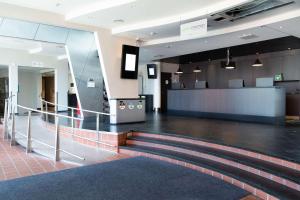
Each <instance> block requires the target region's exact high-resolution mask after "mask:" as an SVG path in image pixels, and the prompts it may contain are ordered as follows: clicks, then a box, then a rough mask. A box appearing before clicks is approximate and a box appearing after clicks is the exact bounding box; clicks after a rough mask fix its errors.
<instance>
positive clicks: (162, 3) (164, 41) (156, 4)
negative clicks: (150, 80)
mask: <svg viewBox="0 0 300 200" xmlns="http://www.w3.org/2000/svg"><path fill="white" fill-rule="evenodd" d="M256 1H257V0H256ZM282 1H285V0H282ZM107 2H108V3H110V4H111V3H118V2H119V3H120V2H123V3H120V5H118V6H116V5H115V6H111V7H109V6H108V7H106V8H105V9H100V6H102V8H103V5H105V4H107ZM124 2H125V3H124ZM126 2H127V3H126ZM248 2H253V0H234V1H233V0H176V1H175V0H84V1H83V0H43V1H41V0H26V1H24V0H0V3H8V4H13V5H16V6H22V7H28V8H33V9H37V10H42V11H47V12H51V13H54V14H59V15H63V16H65V20H66V21H69V22H72V23H79V24H84V25H92V26H95V27H101V28H107V29H111V31H112V34H113V35H117V36H125V37H130V38H135V39H139V41H142V43H141V47H142V48H141V56H140V57H141V62H151V61H152V60H159V59H162V58H168V57H174V56H178V55H184V54H189V53H195V52H202V51H209V50H214V49H219V48H225V47H229V46H237V45H242V44H248V43H254V42H259V41H264V40H269V39H275V38H281V37H287V36H296V37H300V29H299V28H298V27H299V25H300V0H294V3H293V4H291V5H287V6H285V7H281V8H277V9H274V10H271V11H266V12H263V13H259V14H256V15H253V16H249V17H246V18H243V19H240V20H237V21H233V22H226V23H224V22H220V23H216V22H214V23H211V22H212V18H213V16H212V15H213V14H216V13H219V12H223V11H225V10H228V9H232V8H235V7H236V6H240V5H242V4H245V3H248ZM80 13H81V14H80ZM75 14H77V15H75ZM70 16H71V17H70ZM72 16H73V17H72ZM203 18H208V20H209V27H208V32H207V33H206V34H204V35H202V36H199V37H198V38H195V39H182V38H181V37H180V25H181V24H182V23H186V22H191V21H195V20H198V19H203ZM114 20H117V21H114ZM244 34H254V35H256V36H257V37H255V38H252V39H249V40H243V39H240V36H242V35H244Z"/></svg>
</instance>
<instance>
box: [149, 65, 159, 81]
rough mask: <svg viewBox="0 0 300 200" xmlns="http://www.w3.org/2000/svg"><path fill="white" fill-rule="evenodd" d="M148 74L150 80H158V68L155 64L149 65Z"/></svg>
mask: <svg viewBox="0 0 300 200" xmlns="http://www.w3.org/2000/svg"><path fill="white" fill-rule="evenodd" d="M147 72H148V78H149V79H157V66H156V65H155V64H148V65H147Z"/></svg>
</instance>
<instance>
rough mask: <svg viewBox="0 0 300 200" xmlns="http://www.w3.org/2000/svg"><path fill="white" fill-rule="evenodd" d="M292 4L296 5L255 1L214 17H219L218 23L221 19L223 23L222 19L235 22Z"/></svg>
mask: <svg viewBox="0 0 300 200" xmlns="http://www.w3.org/2000/svg"><path fill="white" fill-rule="evenodd" d="M292 3H294V1H292V0H254V1H251V2H249V3H246V4H243V5H240V6H237V7H235V8H232V9H230V10H226V11H223V12H220V13H216V14H214V15H212V16H214V17H217V18H215V19H214V20H215V21H218V19H221V20H219V21H223V20H224V19H222V18H225V19H227V20H230V21H235V20H238V19H242V18H245V17H248V16H251V15H255V14H258V13H262V12H266V11H269V10H273V9H276V8H279V7H283V6H287V5H289V4H292Z"/></svg>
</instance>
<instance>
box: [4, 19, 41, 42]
mask: <svg viewBox="0 0 300 200" xmlns="http://www.w3.org/2000/svg"><path fill="white" fill-rule="evenodd" d="M38 26H39V24H37V23H32V22H26V21H21V20H15V19H6V18H5V19H4V20H3V22H2V24H1V27H0V35H3V36H9V37H19V38H24V39H34V36H35V34H36V32H37V29H38Z"/></svg>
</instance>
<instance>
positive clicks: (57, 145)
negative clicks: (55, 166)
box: [55, 116, 60, 161]
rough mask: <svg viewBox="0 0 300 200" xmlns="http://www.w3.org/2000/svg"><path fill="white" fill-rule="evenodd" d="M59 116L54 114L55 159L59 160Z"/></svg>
mask: <svg viewBox="0 0 300 200" xmlns="http://www.w3.org/2000/svg"><path fill="white" fill-rule="evenodd" d="M59 143H60V141H59V118H58V117H57V116H55V161H59V158H60V156H59V153H60V146H59Z"/></svg>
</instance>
